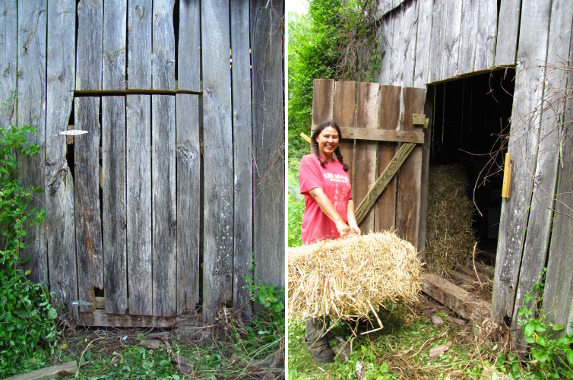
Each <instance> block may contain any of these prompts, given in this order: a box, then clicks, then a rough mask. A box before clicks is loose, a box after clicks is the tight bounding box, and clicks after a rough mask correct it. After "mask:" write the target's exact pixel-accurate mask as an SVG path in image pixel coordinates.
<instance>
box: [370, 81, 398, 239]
mask: <svg viewBox="0 0 573 380" xmlns="http://www.w3.org/2000/svg"><path fill="white" fill-rule="evenodd" d="M401 94H402V89H401V88H400V87H397V86H381V87H380V107H379V114H378V120H379V126H378V128H380V130H383V131H393V132H398V131H397V129H398V124H399V122H400V101H401ZM396 150H397V144H396V143H393V142H381V143H379V144H378V165H377V166H378V169H377V176H380V175H382V172H383V170H385V168H386V167H387V166H388V164H389V163H390V161H391V160H392V158H393V157H394V155H395V154H396ZM387 188H388V189H387V191H384V192H383V193H382V195H381V196H380V199H379V200H378V202H376V207H375V210H374V229H375V231H382V230H391V231H393V230H395V227H396V178H395V177H394V176H393V177H392V179H391V181H390V182H389V183H388V185H387Z"/></svg>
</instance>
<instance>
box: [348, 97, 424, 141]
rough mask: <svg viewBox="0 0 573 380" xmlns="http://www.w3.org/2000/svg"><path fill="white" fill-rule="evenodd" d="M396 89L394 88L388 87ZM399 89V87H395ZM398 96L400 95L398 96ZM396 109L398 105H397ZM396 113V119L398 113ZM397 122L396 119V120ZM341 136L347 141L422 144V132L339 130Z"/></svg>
mask: <svg viewBox="0 0 573 380" xmlns="http://www.w3.org/2000/svg"><path fill="white" fill-rule="evenodd" d="M389 87H396V86H389ZM397 88H398V89H400V87H397ZM398 95H400V94H398ZM397 105H398V107H399V106H400V103H398V104H397ZM399 111H400V110H399V108H398V112H397V115H396V116H397V117H399V116H400V112H399ZM396 120H398V119H396ZM340 131H341V132H342V136H344V138H349V139H357V140H370V141H391V142H411V143H416V144H421V143H423V142H424V132H422V131H388V130H383V129H364V128H340Z"/></svg>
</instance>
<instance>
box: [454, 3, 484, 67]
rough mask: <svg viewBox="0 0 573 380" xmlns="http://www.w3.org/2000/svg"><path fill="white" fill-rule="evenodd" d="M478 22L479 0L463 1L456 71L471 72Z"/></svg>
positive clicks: (474, 55)
mask: <svg viewBox="0 0 573 380" xmlns="http://www.w3.org/2000/svg"><path fill="white" fill-rule="evenodd" d="M478 23H479V1H464V2H463V5H462V23H461V25H462V29H461V34H460V49H459V56H458V73H459V74H467V73H471V72H472V71H473V69H474V62H475V57H476V38H477V37H476V36H477V30H478Z"/></svg>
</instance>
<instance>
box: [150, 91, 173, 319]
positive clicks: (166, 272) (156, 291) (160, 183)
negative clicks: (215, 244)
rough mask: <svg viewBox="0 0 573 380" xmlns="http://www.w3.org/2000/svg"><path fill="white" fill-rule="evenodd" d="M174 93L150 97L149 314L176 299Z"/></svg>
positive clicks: (166, 310)
mask: <svg viewBox="0 0 573 380" xmlns="http://www.w3.org/2000/svg"><path fill="white" fill-rule="evenodd" d="M175 139H176V134H175V97H174V96H169V95H152V97H151V145H152V151H151V189H152V199H151V205H152V206H151V209H152V210H151V215H152V239H151V241H152V255H153V259H152V263H153V264H152V269H153V315H155V316H163V317H170V316H174V315H175V313H176V310H177V300H176V283H177V278H176V271H177V256H176V255H177V249H176V241H177V240H176V238H177V234H176V230H177V214H176V211H177V210H176V198H175V190H176V184H175V178H176V167H175Z"/></svg>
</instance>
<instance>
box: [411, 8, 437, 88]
mask: <svg viewBox="0 0 573 380" xmlns="http://www.w3.org/2000/svg"><path fill="white" fill-rule="evenodd" d="M433 5H434V2H433V1H432V0H419V4H418V28H417V33H416V57H415V65H416V66H415V68H414V70H415V75H414V87H424V86H425V85H426V83H428V72H429V64H430V36H431V33H432V12H433V10H432V8H433Z"/></svg>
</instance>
